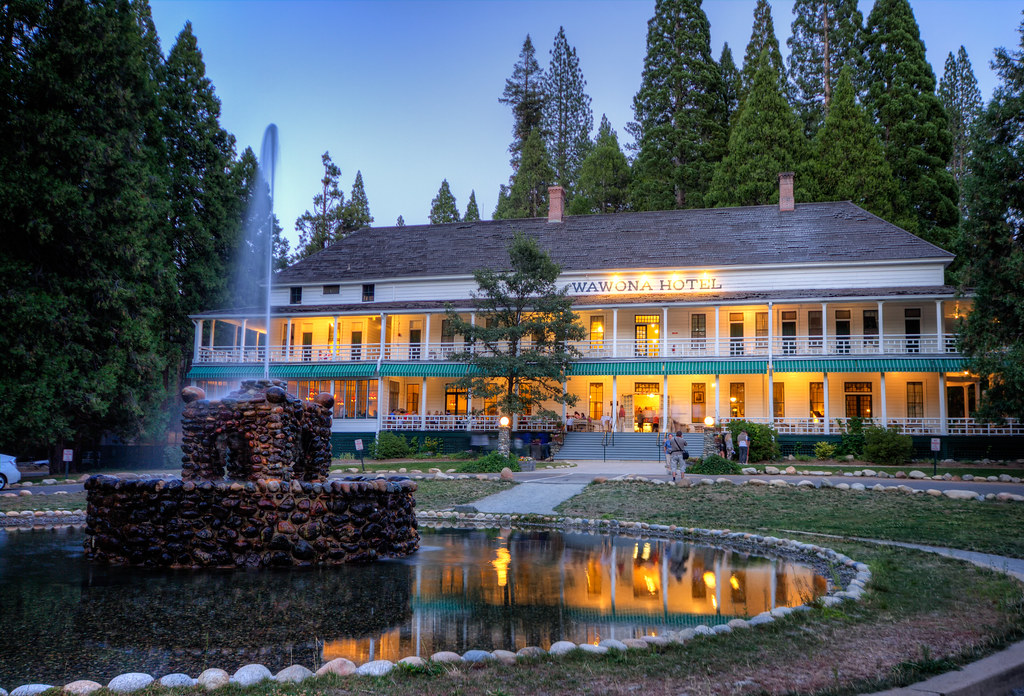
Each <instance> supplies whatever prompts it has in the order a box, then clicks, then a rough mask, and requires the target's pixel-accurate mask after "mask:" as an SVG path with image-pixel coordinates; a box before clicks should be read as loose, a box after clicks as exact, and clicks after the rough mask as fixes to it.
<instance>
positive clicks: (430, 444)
mask: <svg viewBox="0 0 1024 696" xmlns="http://www.w3.org/2000/svg"><path fill="white" fill-rule="evenodd" d="M420 451H426V452H430V454H432V455H434V456H435V457H436V456H438V455H440V454H441V453H442V452H444V440H442V439H441V438H439V437H424V438H423V446H422V447H421V448H420Z"/></svg>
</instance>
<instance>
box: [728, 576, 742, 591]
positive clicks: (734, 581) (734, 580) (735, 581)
mask: <svg viewBox="0 0 1024 696" xmlns="http://www.w3.org/2000/svg"><path fill="white" fill-rule="evenodd" d="M729 585H731V586H732V589H734V590H738V589H740V579H739V578H738V577H736V576H735V575H732V576H730V577H729Z"/></svg>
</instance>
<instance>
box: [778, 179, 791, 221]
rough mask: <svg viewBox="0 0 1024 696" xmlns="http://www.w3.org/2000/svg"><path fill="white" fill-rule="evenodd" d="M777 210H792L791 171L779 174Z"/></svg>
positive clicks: (787, 211) (783, 211)
mask: <svg viewBox="0 0 1024 696" xmlns="http://www.w3.org/2000/svg"><path fill="white" fill-rule="evenodd" d="M779 212H780V213H792V212H793V172H782V173H780V174H779Z"/></svg>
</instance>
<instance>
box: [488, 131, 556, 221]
mask: <svg viewBox="0 0 1024 696" xmlns="http://www.w3.org/2000/svg"><path fill="white" fill-rule="evenodd" d="M548 161H549V160H548V153H547V150H545V149H544V140H543V139H542V138H541V137H540V130H539V129H538V130H535V131H533V132H532V133H530V135H529V136H528V137H527V138H526V142H525V143H524V144H523V151H522V161H521V162H520V165H519V169H518V170H516V173H515V175H514V176H513V177H512V185H511V186H510V187H508V188H506V187H505V186H502V187H501V192H500V193H499V195H498V206H497V208H496V209H495V211H494V218H495V219H506V220H507V219H511V218H532V217H542V216H544V215H547V214H548V186H550V185H551V183H552V182H553V181H554V172H553V171H552V170H551V165H550V164H548Z"/></svg>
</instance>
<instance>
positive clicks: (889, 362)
mask: <svg viewBox="0 0 1024 696" xmlns="http://www.w3.org/2000/svg"><path fill="white" fill-rule="evenodd" d="M966 363H967V361H966V360H964V359H963V358H863V359H859V360H858V359H854V360H837V359H824V358H823V359H819V360H776V361H775V365H774V367H775V371H776V372H959V371H961V370H963V369H964V366H965V365H966Z"/></svg>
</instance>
